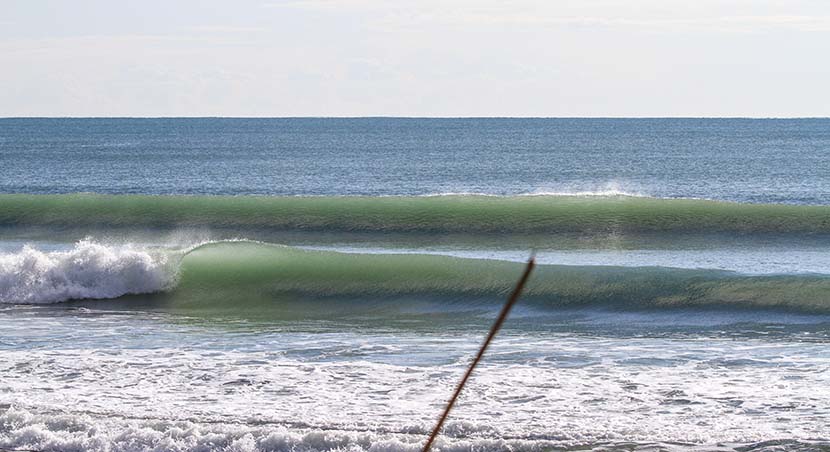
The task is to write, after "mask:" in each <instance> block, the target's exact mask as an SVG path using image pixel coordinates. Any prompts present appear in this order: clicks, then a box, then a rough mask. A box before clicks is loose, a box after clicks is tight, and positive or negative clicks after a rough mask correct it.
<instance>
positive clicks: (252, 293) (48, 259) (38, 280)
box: [0, 241, 830, 313]
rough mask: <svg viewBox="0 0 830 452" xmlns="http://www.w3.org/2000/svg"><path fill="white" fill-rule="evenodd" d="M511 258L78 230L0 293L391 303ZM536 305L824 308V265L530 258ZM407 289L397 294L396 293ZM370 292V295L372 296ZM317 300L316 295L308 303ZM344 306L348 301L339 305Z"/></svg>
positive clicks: (510, 272) (482, 288)
mask: <svg viewBox="0 0 830 452" xmlns="http://www.w3.org/2000/svg"><path fill="white" fill-rule="evenodd" d="M521 268H522V264H520V263H515V262H507V261H497V260H486V259H469V258H459V257H449V256H438V255H425V254H355V253H340V252H334V251H316V250H304V249H298V248H292V247H288V246H282V245H274V244H267V243H261V242H248V241H229V242H212V243H207V244H203V245H199V246H196V247H193V248H191V249H188V250H182V251H160V250H159V251H153V250H146V249H136V248H132V247H125V246H122V247H107V246H105V245H102V244H98V243H94V242H90V241H82V242H80V243H78V244H77V245H76V246H75V247H74V248H73V249H72V250H69V251H63V252H50V253H44V252H41V251H37V250H34V249H32V248H29V247H26V248H24V249H23V250H22V251H20V252H19V253H14V254H6V255H2V258H0V302H4V303H53V302H59V301H65V300H70V299H83V298H95V299H101V298H118V297H121V296H123V295H129V294H148V293H156V294H155V295H153V296H152V297H154V298H155V299H156V300H161V301H164V303H165V304H166V305H167V306H172V307H177V308H181V309H186V310H196V309H208V310H219V311H230V312H233V311H237V310H240V309H243V308H245V309H250V310H256V311H268V310H279V309H281V308H282V307H285V306H286V303H289V304H292V307H293V308H294V309H296V308H297V307H298V306H299V307H300V308H299V309H300V310H301V311H302V310H303V309H306V308H308V309H311V306H314V305H315V304H314V303H313V302H314V301H324V303H323V304H322V306H323V307H324V308H325V309H331V308H333V307H335V306H337V300H338V299H341V300H351V301H352V302H356V303H358V304H357V306H358V307H359V306H360V303H366V305H365V306H373V307H374V308H377V306H378V305H377V303H381V304H382V305H383V306H386V307H385V308H379V309H387V308H390V307H391V308H392V309H398V308H401V307H402V306H405V304H406V303H407V302H411V301H413V300H418V299H424V298H429V299H432V300H443V301H442V302H443V303H452V302H453V301H458V300H472V299H474V300H483V301H487V300H490V301H500V300H501V299H502V298H503V297H504V295H505V294H506V293H507V291H509V290H510V288H511V287H512V286H513V284H514V283H515V279H516V277H517V275H518V274H519V273H520V272H521ZM525 294H526V296H525V298H526V300H527V301H526V302H527V303H529V304H532V305H534V306H536V307H539V308H542V309H552V308H557V307H565V306H593V305H596V306H606V307H612V308H615V309H665V308H685V307H701V306H704V307H730V308H743V309H758V308H774V309H788V310H795V311H806V312H822V313H825V312H827V313H830V275H821V274H789V275H745V274H740V273H735V272H731V271H723V270H694V269H677V268H664V267H611V266H564V265H540V266H539V267H538V270H537V271H536V272H535V273H534V275H533V278H532V279H531V281H530V283H529V284H528V286H527V288H526V292H525ZM406 300H409V301H406ZM373 303H374V304H373ZM316 306H317V307H318V308H319V307H320V306H321V305H320V304H317V305H316ZM355 307H356V306H355V305H354V304H353V303H351V304H349V306H348V309H353V308H355Z"/></svg>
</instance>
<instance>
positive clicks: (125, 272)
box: [0, 239, 176, 304]
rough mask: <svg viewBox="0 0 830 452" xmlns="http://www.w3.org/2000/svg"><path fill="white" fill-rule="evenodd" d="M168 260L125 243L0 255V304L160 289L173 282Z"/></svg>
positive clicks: (81, 244) (85, 244)
mask: <svg viewBox="0 0 830 452" xmlns="http://www.w3.org/2000/svg"><path fill="white" fill-rule="evenodd" d="M170 261H171V259H170V258H169V255H168V254H166V253H162V252H152V251H149V250H146V249H141V248H136V247H133V246H130V245H121V246H107V245H103V244H101V243H97V242H94V241H92V240H88V239H87V240H82V241H80V242H78V243H76V244H75V245H74V247H73V248H72V249H71V250H68V251H51V252H44V251H40V250H37V249H35V248H33V247H31V246H29V245H26V246H24V247H23V249H21V250H20V251H19V252H16V253H2V254H0V303H26V304H38V303H57V302H61V301H66V300H72V299H83V298H96V299H101V298H117V297H120V296H122V295H127V294H139V293H150V292H158V291H162V290H165V289H167V288H169V287H172V286H173V284H174V283H175V279H176V277H175V275H176V272H175V271H171V267H172V266H171V262H170Z"/></svg>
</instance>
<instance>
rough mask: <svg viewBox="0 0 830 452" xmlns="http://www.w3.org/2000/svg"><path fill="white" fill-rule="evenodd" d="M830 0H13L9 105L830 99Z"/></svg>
mask: <svg viewBox="0 0 830 452" xmlns="http://www.w3.org/2000/svg"><path fill="white" fill-rule="evenodd" d="M828 53H830V4H828V3H827V2H816V1H812V0H797V1H789V2H783V1H778V0H764V1H746V0H731V1H714V0H705V1H701V2H696V3H694V4H687V3H684V2H679V1H669V2H661V1H656V0H636V1H633V2H628V3H626V4H625V5H620V4H617V3H615V2H610V1H606V0H588V1H583V2H579V3H561V2H543V1H537V0H522V1H518V2H513V3H511V4H510V5H504V4H502V3H500V2H495V1H491V0H484V1H477V2H472V1H467V0H464V1H457V2H451V3H442V2H437V1H433V0H429V1H422V2H373V1H371V0H345V1H339V2H331V1H326V0H290V1H279V0H271V1H268V0H261V1H260V0H246V1H241V2H234V3H224V2H221V1H216V0H213V1H205V2H196V1H183V2H176V3H173V4H168V3H165V2H162V1H158V0H154V1H148V2H141V3H128V4H120V3H119V4H113V3H109V2H105V1H102V0H86V1H82V2H75V3H71V4H70V3H65V2H59V1H54V0H37V1H9V2H4V3H2V4H0V65H2V67H3V68H4V71H2V73H0V83H2V85H3V86H4V89H3V90H2V91H0V117H571V118H572V117H613V118H621V117H637V118H652V117H752V118H772V117H774V118H794V117H828V116H830V90H827V89H826V88H825V85H826V80H827V79H828V78H830V63H828V62H827V60H826V59H824V58H821V57H820V55H826V54H828Z"/></svg>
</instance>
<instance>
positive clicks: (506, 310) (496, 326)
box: [422, 255, 536, 452]
mask: <svg viewBox="0 0 830 452" xmlns="http://www.w3.org/2000/svg"><path fill="white" fill-rule="evenodd" d="M535 266H536V259H535V258H534V257H533V256H532V255H531V256H530V259H528V261H527V267H525V271H524V273H522V277H521V278H520V279H519V282H518V283H517V284H516V288H514V289H513V293H511V294H510V298H508V299H507V303H505V305H504V307H503V308H501V312H499V316H498V317H496V321H495V323H493V326H492V327H491V328H490V333H488V334H487V338H486V339H484V343H483V344H481V348H480V349H479V350H478V353H477V354H476V357H475V359H473V362H472V363H470V367H468V368H467V372H465V373H464V377H463V378H461V381H460V382H459V383H458V386H457V387H456V388H455V392H454V393H453V395H452V397H451V398H450V401H449V402H447V407H446V408H444V413H443V414H441V417H440V418H439V419H438V424H436V425H435V428H434V429H432V433H431V434H430V435H429V439H428V440H427V443H426V444H424V448H423V449H422V452H429V449H430V448H431V447H432V443H433V442H434V441H435V438H436V437H438V433H439V432H440V431H441V427H443V426H444V421H446V420H447V416H449V414H450V410H452V407H453V405H455V401H456V399H458V396H459V395H460V394H461V390H462V389H464V385H465V384H466V383H467V380H468V379H469V378H470V375H472V374H473V369H475V368H476V365H478V362H479V361H481V358H482V357H483V356H484V352H485V351H486V350H487V347H488V346H489V345H490V342H492V341H493V338H494V337H496V333H498V332H499V330H500V329H501V326H502V325H503V324H504V321H505V320H507V315H508V314H510V309H512V308H513V305H514V304H516V301H517V300H518V299H519V296H520V295H521V294H522V290H523V289H524V287H525V283H527V279H528V278H529V277H530V273H531V272H532V271H533V267H535Z"/></svg>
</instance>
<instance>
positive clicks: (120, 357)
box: [0, 118, 830, 451]
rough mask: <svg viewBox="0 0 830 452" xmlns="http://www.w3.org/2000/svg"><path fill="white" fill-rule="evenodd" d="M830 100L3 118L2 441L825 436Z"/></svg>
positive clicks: (558, 443)
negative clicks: (748, 113) (528, 111)
mask: <svg viewBox="0 0 830 452" xmlns="http://www.w3.org/2000/svg"><path fill="white" fill-rule="evenodd" d="M828 157H830V119H786V120H784V119H763V120H762V119H472V118H471V119H404V118H354V119H346V118H344V119H322V118H320V119H315V118H293V119H226V118H198V119H197V118H181V119H138V118H137V119H126V118H123V119H119V118H90V119H24V118H19V119H17V118H7V119H0V450H6V449H11V450H38V451H39V450H96V451H113V450H122V451H150V450H154V451H157V450H176V451H205V450H227V451H334V450H336V451H381V450H383V451H387V450H388V451H410V450H412V451H414V450H420V445H421V444H423V441H424V440H425V435H426V433H427V432H429V430H430V429H431V427H432V425H433V422H434V421H435V420H436V417H437V414H438V411H439V410H440V408H441V407H442V405H443V403H444V402H445V401H446V399H447V397H448V396H449V394H450V393H451V391H452V389H453V387H454V385H455V384H456V382H457V380H458V378H459V377H460V376H461V374H462V372H463V370H464V368H465V366H466V365H467V363H468V362H469V359H470V358H471V356H472V355H473V354H474V353H475V350H476V348H477V347H478V345H479V343H480V341H481V339H482V337H483V335H484V334H485V333H486V331H487V328H488V327H489V324H490V322H491V321H492V319H493V317H494V315H495V313H496V312H497V311H498V309H499V308H500V306H501V303H502V302H503V297H504V295H505V294H506V293H507V292H508V291H509V289H510V287H511V285H512V284H513V282H514V280H515V278H516V277H517V276H518V274H519V273H520V271H521V268H522V266H521V262H522V261H524V260H525V259H526V257H527V256H528V255H529V253H530V252H531V249H533V250H535V251H536V253H537V258H538V261H539V264H540V265H539V267H538V269H537V270H536V272H535V274H534V276H533V279H532V280H531V281H530V283H529V285H528V287H527V292H526V294H525V297H524V298H523V299H522V300H521V302H520V304H519V305H518V306H517V308H516V310H515V311H514V312H513V314H512V316H511V318H510V319H509V320H508V323H507V325H506V327H505V329H504V330H503V331H502V333H501V334H500V336H499V337H498V338H497V340H496V342H495V344H494V346H493V348H492V350H491V351H490V352H489V354H488V355H487V356H486V357H485V360H484V361H483V365H482V367H481V368H480V369H479V370H478V371H477V373H476V374H475V375H474V377H473V379H472V380H471V381H470V383H469V387H468V389H467V392H465V394H464V395H463V396H462V398H461V399H460V400H459V403H458V405H457V408H456V410H455V411H454V412H453V414H452V416H451V418H450V421H449V423H448V424H447V427H446V429H445V430H444V432H443V433H442V436H441V438H440V439H439V441H438V443H437V444H436V447H437V449H436V450H441V451H473V450H476V451H479V450H485V451H489V450H499V451H501V450H504V451H508V450H510V451H524V450H527V451H541V450H588V449H595V450H649V451H652V450H684V451H685V450H697V451H699V450H740V451H750V450H757V451H779V450H830V428H828V426H830V409H828V407H830V393H828V392H827V391H826V390H824V389H825V388H827V386H828V384H830V371H828V369H830V348H828V344H830V197H828V195H830V163H829V162H830V159H828Z"/></svg>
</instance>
